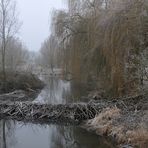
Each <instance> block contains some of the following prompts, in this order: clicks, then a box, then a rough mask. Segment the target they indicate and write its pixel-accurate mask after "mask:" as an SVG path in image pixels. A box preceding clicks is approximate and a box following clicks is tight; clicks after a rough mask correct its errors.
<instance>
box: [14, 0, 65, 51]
mask: <svg viewBox="0 0 148 148" xmlns="http://www.w3.org/2000/svg"><path fill="white" fill-rule="evenodd" d="M16 1H17V8H18V11H19V19H20V20H21V21H22V22H23V25H22V27H21V29H20V34H19V36H20V37H21V39H22V41H23V42H24V44H25V45H26V46H27V47H28V49H29V50H31V51H38V50H39V49H40V46H41V43H42V42H43V41H44V40H45V39H46V38H47V37H48V35H49V33H50V22H51V20H50V18H51V13H52V10H54V9H65V8H66V4H65V3H64V0H16Z"/></svg>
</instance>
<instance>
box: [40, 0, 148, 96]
mask: <svg viewBox="0 0 148 148" xmlns="http://www.w3.org/2000/svg"><path fill="white" fill-rule="evenodd" d="M67 6H68V8H67V10H58V11H55V12H54V14H53V18H52V23H51V30H52V33H51V35H50V36H49V39H48V40H46V41H45V43H43V47H44V48H41V56H42V57H43V58H42V59H44V60H43V61H44V62H46V63H47V65H52V67H53V65H55V66H58V67H60V68H62V70H63V73H71V74H72V75H73V78H74V79H75V81H77V82H78V83H80V82H81V83H84V84H88V83H93V84H94V86H95V88H96V89H98V90H99V89H102V90H104V91H105V92H106V94H110V95H112V96H122V95H134V94H139V93H141V92H143V90H145V87H146V84H147V83H146V82H147V80H148V79H147V78H148V77H147V71H148V70H147V68H148V1H147V0H67ZM51 40H54V41H56V46H55V45H54V42H53V41H51ZM47 43H48V44H49V45H48V46H46V45H47ZM45 46H46V48H45ZM46 50H47V51H46ZM47 52H49V55H50V56H51V57H50V56H47V54H46V53H47ZM45 55H46V56H47V58H45V57H46V56H45ZM53 55H54V56H53ZM55 55H56V56H55ZM54 57H56V58H57V59H56V61H55V60H54ZM48 58H49V61H47V60H46V59H48ZM51 61H52V62H51ZM51 63H52V64H51ZM53 63H54V64H53Z"/></svg>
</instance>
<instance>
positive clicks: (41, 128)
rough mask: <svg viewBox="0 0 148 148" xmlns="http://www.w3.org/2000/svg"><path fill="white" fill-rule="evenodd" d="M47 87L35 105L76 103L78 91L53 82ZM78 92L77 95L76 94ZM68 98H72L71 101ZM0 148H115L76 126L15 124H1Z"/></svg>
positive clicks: (50, 80)
mask: <svg viewBox="0 0 148 148" xmlns="http://www.w3.org/2000/svg"><path fill="white" fill-rule="evenodd" d="M44 80H45V81H46V83H47V86H46V87H45V88H44V89H43V90H42V92H41V93H40V94H39V96H38V97H37V98H36V100H35V101H34V102H41V103H55V104H56V103H66V102H76V101H77V100H75V99H74V98H76V97H75V96H76V95H77V94H79V95H80V94H81V93H82V92H81V90H80V89H78V90H74V92H75V93H74V94H73V90H72V87H71V83H70V82H67V81H63V80H60V79H56V78H48V77H47V78H46V79H44ZM79 91H80V92H79ZM69 98H73V99H72V100H71V101H70V100H69ZM0 148H114V146H113V145H112V144H111V143H110V142H108V141H107V140H105V139H103V138H101V137H99V136H97V135H95V134H93V133H89V132H87V131H86V130H83V129H81V128H79V127H76V126H62V125H61V126H59V125H37V124H30V123H27V124H25V123H23V122H16V121H4V120H1V121H0Z"/></svg>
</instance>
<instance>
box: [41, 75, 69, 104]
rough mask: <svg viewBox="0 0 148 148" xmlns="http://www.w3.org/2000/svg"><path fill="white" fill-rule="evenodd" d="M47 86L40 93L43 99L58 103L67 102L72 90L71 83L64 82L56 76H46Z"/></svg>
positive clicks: (47, 101) (50, 102)
mask: <svg viewBox="0 0 148 148" xmlns="http://www.w3.org/2000/svg"><path fill="white" fill-rule="evenodd" d="M44 79H45V81H46V82H45V83H46V84H47V85H46V88H45V89H44V90H43V91H42V93H41V94H40V95H39V98H40V97H41V101H42V100H44V102H45V103H49V104H57V103H65V102H66V98H68V97H67V96H69V92H70V83H69V82H64V81H63V80H60V79H59V78H56V77H49V76H48V77H45V78H44Z"/></svg>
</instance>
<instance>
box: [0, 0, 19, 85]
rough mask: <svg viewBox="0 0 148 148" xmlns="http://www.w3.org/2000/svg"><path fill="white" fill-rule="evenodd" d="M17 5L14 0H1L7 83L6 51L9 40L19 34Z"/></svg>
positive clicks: (0, 26)
mask: <svg viewBox="0 0 148 148" xmlns="http://www.w3.org/2000/svg"><path fill="white" fill-rule="evenodd" d="M19 27H20V24H19V23H18V19H17V13H16V3H15V1H13V0H0V39H1V52H2V73H3V81H4V84H5V81H6V63H5V62H6V50H7V45H8V42H9V40H10V39H11V38H12V37H13V36H14V35H15V34H16V33H17V32H18V30H19Z"/></svg>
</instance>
